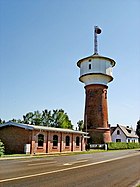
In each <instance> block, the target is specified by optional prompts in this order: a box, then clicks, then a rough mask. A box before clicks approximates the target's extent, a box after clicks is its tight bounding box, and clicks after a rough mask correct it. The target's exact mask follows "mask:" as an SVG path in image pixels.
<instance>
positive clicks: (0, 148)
mask: <svg viewBox="0 0 140 187" xmlns="http://www.w3.org/2000/svg"><path fill="white" fill-rule="evenodd" d="M3 154H4V144H3V142H2V141H1V140H0V157H1V156H2V155H3Z"/></svg>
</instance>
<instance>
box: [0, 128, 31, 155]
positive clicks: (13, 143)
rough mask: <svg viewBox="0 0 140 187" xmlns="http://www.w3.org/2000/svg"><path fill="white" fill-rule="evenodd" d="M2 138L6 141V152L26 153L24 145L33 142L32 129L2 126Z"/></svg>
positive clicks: (0, 132)
mask: <svg viewBox="0 0 140 187" xmlns="http://www.w3.org/2000/svg"><path fill="white" fill-rule="evenodd" d="M0 139H1V140H2V142H3V143H4V146H5V153H6V154H10V153H24V145H25V144H27V143H31V131H29V130H25V129H23V128H19V127H13V126H7V127H2V128H0Z"/></svg>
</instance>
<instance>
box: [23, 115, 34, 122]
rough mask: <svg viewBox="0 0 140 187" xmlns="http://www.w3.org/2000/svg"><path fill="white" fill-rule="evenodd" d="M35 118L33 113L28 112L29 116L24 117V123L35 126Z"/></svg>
mask: <svg viewBox="0 0 140 187" xmlns="http://www.w3.org/2000/svg"><path fill="white" fill-rule="evenodd" d="M33 116H34V114H33V112H28V113H27V114H25V115H23V123H26V124H33Z"/></svg>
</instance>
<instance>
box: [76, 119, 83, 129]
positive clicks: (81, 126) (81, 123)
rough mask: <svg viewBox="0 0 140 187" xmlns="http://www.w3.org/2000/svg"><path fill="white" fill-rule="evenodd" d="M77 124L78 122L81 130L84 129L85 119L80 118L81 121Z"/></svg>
mask: <svg viewBox="0 0 140 187" xmlns="http://www.w3.org/2000/svg"><path fill="white" fill-rule="evenodd" d="M77 124H78V130H79V131H81V130H82V129H83V127H84V122H83V120H79V121H78V122H77Z"/></svg>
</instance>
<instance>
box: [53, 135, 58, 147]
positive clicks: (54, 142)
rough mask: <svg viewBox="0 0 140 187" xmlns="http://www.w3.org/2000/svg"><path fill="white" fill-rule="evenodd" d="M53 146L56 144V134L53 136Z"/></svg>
mask: <svg viewBox="0 0 140 187" xmlns="http://www.w3.org/2000/svg"><path fill="white" fill-rule="evenodd" d="M53 146H58V136H57V135H54V136H53Z"/></svg>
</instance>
